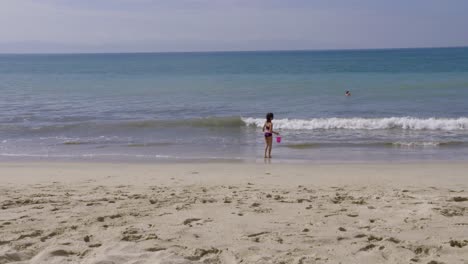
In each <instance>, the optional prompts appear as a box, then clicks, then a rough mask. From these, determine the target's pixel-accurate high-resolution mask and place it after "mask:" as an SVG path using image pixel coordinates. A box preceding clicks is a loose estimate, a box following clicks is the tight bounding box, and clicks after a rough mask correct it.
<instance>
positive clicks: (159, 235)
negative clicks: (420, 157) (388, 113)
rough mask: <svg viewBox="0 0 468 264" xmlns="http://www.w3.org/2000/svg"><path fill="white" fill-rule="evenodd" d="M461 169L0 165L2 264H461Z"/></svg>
mask: <svg viewBox="0 0 468 264" xmlns="http://www.w3.org/2000/svg"><path fill="white" fill-rule="evenodd" d="M467 187H468V165H467V164H461V163H445V164H430V163H426V164H353V165H331V164H330V165H306V164H302V165H293V164H160V165H148V164H146V165H145V164H104V163H89V164H84V163H47V162H42V163H0V263H34V264H35V263H48V264H53V263H89V264H112V263H115V264H120V263H133V264H137V263H138V264H146V263H148V264H149V263H298V264H299V263H304V264H305V263H431V264H436V263H447V264H448V263H468V191H467Z"/></svg>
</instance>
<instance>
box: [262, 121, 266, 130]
mask: <svg viewBox="0 0 468 264" xmlns="http://www.w3.org/2000/svg"><path fill="white" fill-rule="evenodd" d="M265 126H266V123H265V124H263V128H262V132H265Z"/></svg>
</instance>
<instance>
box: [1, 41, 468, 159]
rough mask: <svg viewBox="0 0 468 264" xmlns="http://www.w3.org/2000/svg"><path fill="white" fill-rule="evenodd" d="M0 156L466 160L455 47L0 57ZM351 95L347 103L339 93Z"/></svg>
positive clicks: (462, 74)
mask: <svg viewBox="0 0 468 264" xmlns="http://www.w3.org/2000/svg"><path fill="white" fill-rule="evenodd" d="M0 80H1V82H0V92H1V94H2V96H1V97H0V111H1V113H2V114H1V115H0V157H1V158H4V159H5V158H8V159H12V158H22V157H26V158H27V157H30V158H64V159H77V158H80V159H88V160H99V159H103V160H107V159H112V160H148V161H157V160H178V159H189V160H190V159H192V160H193V159H214V160H218V159H219V160H223V159H230V160H231V159H234V160H252V159H255V158H257V157H261V156H262V149H263V140H264V139H263V135H262V133H261V126H262V125H263V122H264V115H265V114H266V112H274V113H275V117H276V119H275V120H274V126H275V129H278V130H279V131H280V132H281V134H282V137H283V142H282V143H281V144H275V146H274V148H275V149H274V155H275V157H277V158H278V159H284V160H307V161H311V162H313V161H318V162H321V161H347V160H350V161H354V160H356V161H357V160H364V161H365V160H384V161H385V160H401V161H404V160H466V159H467V157H468V108H467V107H466V102H467V101H468V48H450V49H401V50H360V51H294V52H216V53H151V54H81V55H0ZM346 90H350V91H351V93H352V96H351V97H345V96H344V92H345V91H346Z"/></svg>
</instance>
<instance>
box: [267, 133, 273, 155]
mask: <svg viewBox="0 0 468 264" xmlns="http://www.w3.org/2000/svg"><path fill="white" fill-rule="evenodd" d="M268 146H269V148H268V158H271V148H272V147H273V136H271V137H269V138H268Z"/></svg>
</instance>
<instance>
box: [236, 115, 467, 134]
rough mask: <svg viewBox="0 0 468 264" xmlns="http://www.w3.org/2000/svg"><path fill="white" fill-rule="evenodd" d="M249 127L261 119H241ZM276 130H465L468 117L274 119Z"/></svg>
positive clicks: (259, 125) (261, 123) (262, 120)
mask: <svg viewBox="0 0 468 264" xmlns="http://www.w3.org/2000/svg"><path fill="white" fill-rule="evenodd" d="M242 120H243V121H244V122H245V123H246V124H247V125H249V126H256V127H262V126H263V124H264V123H265V119H263V118H251V117H248V118H242ZM274 125H275V128H276V129H291V130H316V129H323V130H326V129H360V130H385V129H404V130H445V131H452V130H467V131H468V117H460V118H426V119H423V118H415V117H387V118H358V117H356V118H313V119H275V120H274Z"/></svg>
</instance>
